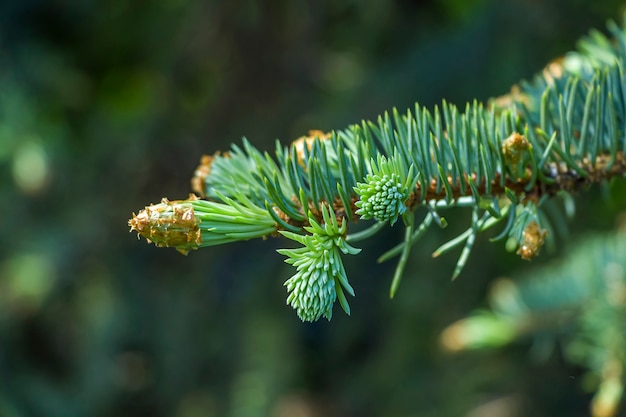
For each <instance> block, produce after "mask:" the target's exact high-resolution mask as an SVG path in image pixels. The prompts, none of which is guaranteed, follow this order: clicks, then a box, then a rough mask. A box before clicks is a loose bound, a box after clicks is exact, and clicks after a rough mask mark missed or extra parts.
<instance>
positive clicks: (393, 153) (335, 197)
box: [129, 23, 626, 320]
mask: <svg viewBox="0 0 626 417" xmlns="http://www.w3.org/2000/svg"><path fill="white" fill-rule="evenodd" d="M608 28H609V31H610V32H611V34H612V38H611V39H608V38H606V37H604V36H603V35H601V34H599V32H593V33H592V35H591V36H590V37H588V38H586V39H585V40H583V41H582V42H581V43H580V48H579V51H578V52H572V53H570V54H568V55H566V56H565V57H564V58H561V59H559V60H556V61H554V62H552V63H551V64H549V65H548V66H547V67H546V69H545V70H544V71H543V72H542V73H541V74H539V75H538V76H536V77H535V78H534V79H533V80H532V81H531V82H522V83H520V84H519V85H518V86H515V87H514V88H513V89H512V90H511V93H510V94H508V95H506V96H503V97H500V98H497V99H494V100H491V101H490V102H489V103H488V104H487V105H485V104H482V103H478V102H477V101H474V102H472V103H468V104H467V105H466V106H465V108H464V109H463V110H459V109H458V108H457V107H456V106H454V105H452V104H449V103H447V102H445V101H444V102H443V103H442V105H441V106H436V107H434V109H432V110H429V109H426V108H424V107H423V106H420V105H419V104H416V105H415V107H414V108H413V109H410V110H408V111H407V112H406V113H404V114H401V113H400V112H398V111H397V110H396V109H394V110H392V111H391V112H390V113H385V114H384V115H382V116H380V117H378V119H377V120H376V122H372V121H363V122H361V123H360V124H355V125H352V126H350V127H348V128H347V129H344V130H339V131H335V132H331V133H323V132H320V131H311V132H309V135H308V136H305V137H301V138H299V139H297V140H295V141H294V142H293V143H292V144H291V145H290V146H287V147H285V146H283V145H281V144H280V143H278V142H277V143H276V149H275V152H274V155H271V154H270V153H268V152H261V151H259V150H257V149H256V148H255V147H254V146H252V145H251V144H250V142H248V141H247V140H246V139H244V140H243V145H242V146H241V147H240V146H237V145H233V146H232V148H231V150H230V151H229V152H225V153H219V152H217V153H215V154H214V155H212V156H204V157H202V160H201V163H200V166H199V167H198V168H197V170H196V174H195V176H194V178H193V179H192V189H193V191H194V192H196V193H197V194H198V195H200V196H201V197H202V198H203V200H198V199H196V198H195V197H194V198H190V199H188V200H184V201H179V202H168V201H164V202H162V203H160V204H157V205H153V206H149V207H146V208H145V209H144V210H143V211H141V212H140V213H139V214H138V215H136V216H133V219H131V220H130V222H129V224H130V226H131V230H135V231H137V232H138V233H139V234H140V235H143V236H144V237H146V239H148V240H149V241H153V242H155V244H157V246H170V247H175V248H177V249H178V250H180V251H181V252H184V253H186V252H188V251H189V250H191V249H197V248H199V247H202V246H211V245H216V244H222V243H229V242H234V241H238V240H247V239H252V238H257V237H268V236H277V235H279V234H282V235H283V236H286V237H288V238H290V239H291V240H294V241H296V242H299V243H300V244H302V245H304V247H307V248H309V249H310V248H314V251H313V252H314V253H315V255H314V256H313V258H311V257H310V256H309V255H308V252H307V251H305V250H297V249H296V250H280V251H279V252H280V253H282V254H284V255H287V256H288V261H289V262H290V263H293V264H294V265H295V266H297V267H298V274H305V275H306V274H310V276H309V279H313V277H318V278H319V277H321V278H320V279H326V281H323V282H326V284H323V283H318V284H316V285H317V287H315V288H326V290H325V291H327V293H326V294H330V295H328V296H327V297H326V296H325V297H326V298H324V297H322V296H319V297H318V298H315V299H317V300H321V299H333V300H334V298H333V296H332V290H331V287H330V286H329V285H330V284H328V283H330V282H331V281H332V280H330V279H329V275H328V274H330V277H333V280H336V279H338V278H337V277H341V280H339V281H338V282H341V283H342V284H341V285H343V277H344V273H345V271H344V270H343V265H341V266H339V265H338V264H336V263H341V259H340V257H339V256H338V252H337V251H339V252H344V253H352V252H353V251H352V250H351V249H346V248H348V246H346V245H347V243H346V242H347V241H349V240H350V236H351V235H350V234H348V230H347V223H348V222H351V221H356V220H362V221H366V220H369V219H373V220H375V221H377V222H379V223H380V222H389V223H390V224H391V225H393V224H394V223H395V222H396V221H397V220H398V219H399V218H402V219H403V222H402V223H403V224H404V226H405V227H407V228H409V229H410V230H409V231H407V233H405V240H404V242H403V243H402V244H401V245H400V246H398V247H397V248H394V249H392V250H391V251H389V252H388V253H387V254H385V255H383V256H382V257H381V258H383V259H389V258H390V257H392V256H395V255H400V254H401V255H402V256H401V262H399V264H398V269H397V270H396V272H395V274H394V279H393V284H392V289H391V295H393V294H394V293H395V291H396V289H397V288H398V282H399V277H400V276H401V275H402V268H403V265H404V263H405V262H406V257H407V256H408V253H409V248H410V246H411V244H412V243H414V242H415V240H417V239H418V238H419V236H421V235H422V234H423V231H424V230H425V229H426V228H428V227H429V226H430V225H431V224H432V221H433V220H434V223H435V224H438V225H440V226H442V227H445V224H446V220H445V218H444V217H442V216H441V214H440V213H441V212H443V211H446V210H448V209H451V208H459V207H466V208H469V209H471V210H472V216H473V220H472V224H471V225H470V227H469V228H468V229H467V230H466V232H464V233H463V234H462V235H460V236H458V237H457V238H454V239H452V240H451V241H449V242H448V243H445V244H443V245H442V246H441V247H440V249H439V250H438V251H437V252H436V253H442V252H443V251H447V250H450V249H453V248H457V247H462V249H461V254H460V257H459V260H458V262H457V265H456V267H455V269H454V277H456V276H457V275H458V274H459V273H460V272H461V270H462V268H463V266H464V265H465V262H466V260H467V258H468V256H469V253H470V251H471V248H472V245H473V243H474V241H475V239H476V237H477V235H478V234H479V233H482V232H484V231H485V230H487V229H490V228H492V227H495V226H501V227H503V230H502V231H501V233H500V234H499V235H498V236H497V239H495V240H500V239H503V240H506V241H507V247H510V248H511V249H513V250H517V252H518V254H519V255H520V256H521V257H522V258H523V259H532V258H533V257H535V256H536V255H537V254H538V253H539V251H540V249H541V246H542V245H543V243H544V241H545V240H546V239H550V238H552V236H551V235H549V234H548V230H550V228H551V225H550V224H549V223H548V222H547V221H546V219H547V216H545V214H544V213H543V208H544V205H545V202H546V201H547V200H549V199H551V198H553V197H554V196H556V195H562V194H565V195H570V194H572V193H577V192H579V191H582V190H584V189H585V188H587V187H588V186H590V185H592V184H595V183H601V182H606V181H607V180H610V179H611V178H613V177H615V176H623V175H624V174H625V173H626V157H625V151H626V140H625V132H626V116H625V115H626V91H625V90H626V79H625V77H624V65H625V63H626V46H625V45H626V32H625V29H624V27H622V28H620V27H618V26H617V25H616V24H614V23H609V26H608ZM422 206H424V207H427V208H428V211H429V214H428V215H427V217H426V218H425V219H424V220H423V222H422V223H421V224H420V225H419V226H417V227H415V224H414V223H415V219H414V216H415V211H416V209H417V208H419V207H422ZM329 215H330V216H331V217H332V218H329V217H328V216H329ZM329 224H331V225H341V226H340V227H339V226H337V228H335V226H331V229H332V230H330V229H329V230H327V229H326V228H327V226H328V225H329ZM335 229H336V230H335ZM322 230H324V232H322ZM378 230H380V228H379V227H378V226H376V227H375V228H372V229H370V231H371V234H374V233H375V232H376V231H378ZM339 231H340V233H339ZM297 235H301V236H302V237H301V238H300V237H297ZM330 236H333V237H332V238H331V237H330ZM361 236H363V235H361ZM329 239H330V240H329ZM337 239H339V240H337ZM330 241H332V242H333V243H332V245H330V246H329V247H327V243H324V242H330ZM323 251H331V252H329V253H330V255H328V254H324V253H326V252H323ZM346 251H347V252H346ZM315 262H317V263H315ZM320 262H321V264H320ZM318 264H319V265H318ZM330 264H332V265H333V268H338V269H332V268H331V272H329V273H328V272H325V273H321V272H320V273H319V274H318V273H317V272H315V271H318V269H316V268H320V267H322V268H323V270H324V271H327V269H325V268H326V267H328V266H329V265H330ZM300 265H309V266H307V267H306V268H304V267H301V268H300V267H299V266H300ZM303 268H304V269H303ZM311 268H313V269H311ZM319 271H321V270H319ZM324 277H325V278H324ZM315 279H317V278H315ZM288 282H293V281H288ZM345 282H347V278H346V279H345ZM343 287H344V288H347V287H346V286H345V285H343ZM288 288H291V289H290V291H293V292H292V294H291V295H290V298H289V300H288V302H289V303H290V304H292V305H293V306H294V308H296V310H297V311H298V315H299V316H300V317H301V318H302V319H303V320H316V319H317V318H319V317H320V316H322V315H323V316H325V317H327V318H330V312H329V311H330V310H328V307H329V306H328V305H326V304H324V303H321V304H319V303H318V304H315V303H316V301H313V300H314V299H307V300H305V299H304V298H302V299H301V298H300V297H301V295H299V294H296V295H293V294H294V293H295V292H296V291H297V288H299V287H294V286H292V287H289V286H288ZM311 288H313V287H311ZM338 288H339V289H340V287H338ZM316 291H317V290H316ZM314 292H315V291H314ZM348 292H349V293H351V292H350V291H348ZM317 293H318V294H319V291H317ZM336 293H337V297H339V299H340V301H342V300H345V297H343V298H342V296H343V293H342V292H341V291H337V290H336ZM312 294H313V293H311V294H309V295H310V296H311V297H317V296H315V295H312ZM309 295H307V296H309ZM294 300H300V301H298V302H297V304H296V303H295V302H294ZM320 302H321V301H320ZM313 305H315V306H314V307H310V311H308V309H309V307H303V306H313ZM342 306H344V309H346V306H347V302H346V303H345V305H344V303H343V301H342ZM303 309H304V310H307V311H304V310H303Z"/></svg>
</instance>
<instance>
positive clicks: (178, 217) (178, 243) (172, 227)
mask: <svg viewBox="0 0 626 417" xmlns="http://www.w3.org/2000/svg"><path fill="white" fill-rule="evenodd" d="M195 199H197V198H196V197H194V196H193V195H191V196H190V197H189V199H188V200H184V201H181V200H177V201H168V200H167V199H166V198H164V199H163V200H161V202H160V203H159V204H152V205H150V206H147V207H146V208H145V209H143V210H141V211H140V212H139V214H137V215H135V214H134V213H133V217H132V219H130V220H129V221H128V225H129V226H130V230H131V231H136V232H137V233H138V234H139V235H141V236H143V237H145V238H146V240H147V241H148V242H154V244H155V245H156V246H159V247H174V248H176V249H177V250H178V251H179V252H181V253H183V254H185V255H186V254H187V253H188V252H189V250H191V249H198V248H199V247H200V245H201V243H202V233H201V231H200V220H199V219H197V218H196V215H195V212H194V209H193V206H192V204H191V201H194V200H195Z"/></svg>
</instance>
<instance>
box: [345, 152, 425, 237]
mask: <svg viewBox="0 0 626 417" xmlns="http://www.w3.org/2000/svg"><path fill="white" fill-rule="evenodd" d="M372 170H373V173H371V174H368V175H367V176H366V177H365V182H362V183H357V186H356V187H354V190H355V191H356V193H357V194H358V195H359V197H360V199H359V201H357V202H356V207H357V208H358V210H357V211H356V214H358V215H359V216H361V218H362V219H365V220H367V219H376V220H378V221H389V222H390V223H391V224H392V225H393V224H394V223H395V222H396V221H397V220H398V217H399V216H401V215H403V214H404V212H406V209H407V207H406V205H405V202H406V201H407V200H408V198H409V196H410V195H411V192H412V187H413V184H414V180H413V178H411V173H412V169H409V174H408V175H404V172H403V171H404V170H403V169H402V168H401V165H400V164H398V163H396V161H395V159H394V158H392V159H389V160H387V159H386V158H385V157H382V158H379V160H378V164H377V165H376V164H374V163H373V162H372Z"/></svg>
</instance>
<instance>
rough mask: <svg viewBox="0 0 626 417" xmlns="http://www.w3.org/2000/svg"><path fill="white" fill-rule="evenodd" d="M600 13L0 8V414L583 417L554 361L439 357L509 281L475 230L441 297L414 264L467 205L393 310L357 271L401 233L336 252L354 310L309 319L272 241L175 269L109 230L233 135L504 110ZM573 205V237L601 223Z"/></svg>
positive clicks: (579, 397)
mask: <svg viewBox="0 0 626 417" xmlns="http://www.w3.org/2000/svg"><path fill="white" fill-rule="evenodd" d="M621 3H622V2H620V1H616V0H610V1H602V2H587V1H582V0H569V1H566V0H548V1H538V0H499V1H498V0H471V1H468V0H441V1H435V0H430V1H428V0H424V1H416V2H411V1H407V0H396V1H384V0H365V1H360V2H358V1H354V0H334V1H333V0H326V1H303V0H292V1H286V0H277V1H273V2H265V3H263V2H255V1H252V0H240V1H232V2H226V1H224V2H221V1H217V0H213V1H200V0H161V1H159V0H144V1H126V2H124V1H115V0H110V1H94V0H85V1H82V2H67V1H61V0H47V1H44V0H20V1H17V0H5V1H2V2H1V3H0V173H1V175H0V196H2V204H1V208H0V214H1V216H2V220H1V221H0V230H1V232H2V233H0V416H2V417H22V416H46V417H56V416H59V417H82V416H102V417H105V416H152V417H162V416H163V417H164V416H173V417H211V416H232V417H238V416H242V417H253V416H275V417H311V416H330V417H333V416H348V417H350V416H355V417H356V416H364V417H366V416H399V417H401V416H407V417H408V416H433V417H435V416H469V417H490V416H493V417H498V416H504V417H507V416H509V417H514V416H523V415H533V416H553V417H554V416H568V417H571V416H584V415H587V413H588V412H587V404H588V402H589V400H590V398H591V393H588V392H585V391H584V390H583V388H582V387H581V384H580V383H579V381H578V380H577V379H576V377H577V376H578V375H580V374H581V373H582V370H581V369H579V368H576V367H574V366H571V365H568V364H567V363H565V362H564V361H563V359H562V358H561V357H560V355H559V354H558V352H556V353H555V354H553V355H552V356H551V357H550V358H549V359H547V360H546V361H544V362H541V363H534V362H532V361H530V360H529V354H528V352H529V345H528V344H524V343H520V344H518V345H515V346H514V347H512V348H507V349H506V350H502V351H498V352H486V353H479V354H476V353H474V354H464V355H457V356H452V355H447V354H445V353H444V352H442V351H441V349H440V347H439V345H438V341H437V338H438V335H439V333H440V332H441V330H442V329H443V328H444V327H445V326H446V325H448V324H450V323H451V322H453V321H454V320H456V319H458V318H460V317H463V316H465V315H467V314H468V312H470V311H472V310H473V309H475V308H477V307H480V306H481V305H484V303H485V293H486V290H487V288H488V285H489V283H490V282H491V281H493V279H494V278H496V277H499V276H502V275H506V274H510V273H513V272H514V271H515V270H519V269H522V268H528V267H529V266H530V265H529V264H527V263H525V262H523V261H521V260H519V258H518V257H517V256H515V255H511V254H508V253H506V252H505V251H504V249H503V248H502V245H494V244H489V243H488V242H487V239H486V238H482V239H481V240H480V242H479V243H478V245H477V247H476V249H475V250H474V254H473V256H472V257H471V258H470V261H469V264H468V265H467V267H466V271H465V272H464V273H463V274H462V275H461V277H460V278H459V279H458V280H457V281H456V282H454V283H451V282H450V279H449V278H450V274H451V272H452V269H453V267H454V263H455V261H456V258H455V255H450V256H444V257H442V258H441V259H437V260H433V259H431V258H430V253H431V252H432V250H433V249H435V248H436V247H437V246H438V244H440V243H442V242H444V241H445V239H447V238H450V237H452V236H454V234H455V232H456V231H458V230H461V228H463V227H465V225H466V224H467V218H468V217H467V216H468V213H465V212H458V213H450V215H449V216H448V220H449V223H450V227H449V228H448V229H446V230H443V231H440V230H436V231H435V230H433V231H431V232H429V233H428V235H427V236H426V238H425V239H424V240H423V241H422V243H421V244H420V245H419V247H418V248H415V250H414V256H413V257H412V259H411V260H410V263H409V266H408V268H407V269H408V272H407V273H406V275H405V278H404V281H403V283H402V286H401V287H400V291H399V293H398V295H397V296H396V298H395V299H394V300H393V301H390V300H389V299H388V297H387V294H388V292H387V291H388V285H389V283H390V279H391V275H392V273H393V267H394V265H393V264H391V263H390V264H383V265H377V264H375V262H374V259H375V258H376V257H377V256H378V255H379V254H381V253H382V252H383V251H384V250H385V249H388V248H390V247H391V245H393V244H395V242H396V241H398V240H399V239H400V233H401V230H400V229H399V228H394V229H390V230H389V232H388V233H386V234H380V235H378V236H382V237H381V238H380V239H379V240H378V241H377V242H367V243H366V244H364V246H363V250H364V253H363V255H362V256H359V257H355V258H356V260H353V259H349V260H346V261H347V262H346V269H347V271H348V274H349V276H350V278H351V283H352V285H353V286H354V288H355V289H356V292H357V297H356V298H354V299H353V300H351V301H350V304H351V306H352V316H351V317H347V316H345V315H344V314H343V313H342V312H340V311H339V309H338V307H337V309H336V314H335V316H334V318H333V320H332V322H331V323H328V322H326V321H325V320H323V321H320V322H318V323H315V324H303V323H301V322H300V321H299V319H298V318H297V316H296V314H295V312H294V311H292V310H291V309H290V307H288V306H286V305H285V298H286V292H285V289H284V287H283V286H282V283H283V281H284V280H285V279H287V278H288V277H289V276H290V275H291V274H292V271H291V267H289V266H287V265H285V264H284V263H283V257H282V256H280V255H278V254H276V253H275V249H276V248H278V247H281V246H282V245H283V243H284V242H281V241H280V240H277V239H272V240H269V241H263V242H261V241H253V242H245V243H242V244H233V245H230V246H224V247H216V248H210V249H204V250H200V251H198V252H194V253H192V254H190V255H189V256H188V257H183V256H181V255H180V254H179V253H177V252H176V251H174V250H169V249H158V248H155V247H154V246H152V245H147V244H146V243H145V241H141V242H139V241H137V239H136V238H135V236H134V235H131V234H129V233H128V227H127V225H126V222H127V219H128V218H129V217H130V215H131V212H132V211H135V212H137V211H138V210H139V209H141V208H143V206H144V205H146V204H148V203H151V202H158V201H159V200H160V199H161V197H163V196H167V197H169V198H170V199H176V198H185V197H186V196H187V194H188V193H189V191H190V185H189V180H190V178H191V176H192V174H193V171H194V169H195V167H196V165H197V163H198V161H199V158H200V156H201V155H202V154H203V153H208V154H211V153H213V152H215V151H216V150H220V149H221V150H225V149H227V148H228V147H229V146H230V143H233V142H235V143H239V142H240V139H241V137H242V136H246V137H248V138H249V139H250V140H251V141H252V142H253V143H254V144H256V145H258V147H259V148H261V149H267V150H271V149H272V148H273V141H274V140H275V138H280V139H281V140H282V141H283V142H285V143H287V142H289V141H291V140H293V139H295V138H296V137H299V136H301V135H303V134H306V133H307V131H308V130H309V129H322V130H331V129H342V128H345V127H347V125H348V124H350V123H354V122H358V121H360V120H361V119H370V118H374V117H376V116H377V115H378V114H380V113H382V112H383V111H385V110H388V109H390V108H391V107H393V106H397V107H398V108H399V109H400V110H404V109H405V108H407V107H410V106H412V105H413V103H414V102H415V101H416V100H417V101H419V102H420V103H421V104H424V105H428V106H432V105H434V104H436V103H439V102H440V100H441V99H444V98H445V99H446V100H448V101H450V102H452V103H456V104H458V105H460V106H463V105H464V103H465V102H466V101H469V100H473V99H474V98H476V99H479V100H486V99H487V98H489V97H492V96H496V95H500V94H504V93H506V92H508V90H509V88H510V86H511V85H512V84H513V83H515V82H517V81H518V80H519V79H522V78H530V77H531V76H532V75H533V74H534V73H536V72H537V71H539V70H540V69H541V68H542V67H543V65H544V64H545V63H547V62H548V61H549V60H550V59H552V58H555V57H557V56H559V55H561V54H562V53H564V52H566V51H568V50H570V49H572V48H573V47H574V44H575V41H576V40H577V39H578V38H579V37H580V36H582V35H584V34H586V33H587V31H588V30H589V29H591V28H593V27H596V28H599V29H603V28H604V23H605V21H606V20H607V19H608V18H614V19H619V18H620V16H621V13H622V12H623V11H624V6H623V5H622V4H621ZM593 192H596V191H592V193H593ZM596 194H597V195H600V194H599V193H597V192H596ZM592 197H593V194H592ZM585 200H587V201H588V202H587V203H586V204H584V202H583V201H580V202H581V206H579V213H578V217H577V218H576V224H573V225H572V231H571V233H572V235H573V236H574V237H575V236H576V235H577V234H578V233H580V232H581V231H585V230H587V231H588V230H600V229H608V228H611V227H612V225H613V219H614V217H615V213H616V212H617V210H618V207H615V206H613V205H611V204H607V203H606V202H603V201H601V200H597V199H595V198H586V199H585ZM457 215H458V219H457V218H456V216H457ZM556 255H558V254H557V253H555V254H552V255H551V254H549V253H544V255H543V256H542V257H541V259H539V260H537V261H536V262H535V264H541V263H542V262H545V260H547V259H549V258H550V257H553V256H556Z"/></svg>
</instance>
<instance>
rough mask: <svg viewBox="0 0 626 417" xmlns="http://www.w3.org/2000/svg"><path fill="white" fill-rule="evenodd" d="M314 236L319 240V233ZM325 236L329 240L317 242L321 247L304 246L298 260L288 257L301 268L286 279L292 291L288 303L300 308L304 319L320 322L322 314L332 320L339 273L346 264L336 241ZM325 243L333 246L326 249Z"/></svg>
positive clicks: (298, 310) (298, 309) (288, 260)
mask: <svg viewBox="0 0 626 417" xmlns="http://www.w3.org/2000/svg"><path fill="white" fill-rule="evenodd" d="M310 237H311V238H313V240H318V239H319V237H317V236H315V237H314V236H310ZM316 237H317V238H318V239H315V238H316ZM325 238H326V241H323V240H322V241H321V242H319V245H316V246H318V250H316V251H310V250H308V248H301V249H305V250H304V251H300V253H299V255H300V256H298V258H297V259H294V258H290V259H287V262H289V263H292V264H293V265H295V266H296V267H297V269H298V272H297V273H296V274H295V275H294V276H293V277H291V278H289V279H288V280H287V281H286V282H285V286H286V287H287V291H288V292H289V293H290V294H289V297H288V298H287V304H289V305H291V306H292V307H293V308H294V309H295V310H296V313H297V314H298V317H300V319H302V321H316V320H318V319H319V318H320V317H322V316H324V317H326V318H327V319H328V320H330V319H331V317H332V315H333V305H334V304H335V300H336V299H337V291H336V287H335V276H337V275H338V274H340V273H341V272H340V271H339V269H340V268H341V269H342V268H343V266H342V264H341V261H340V260H339V262H337V259H336V258H337V248H336V247H334V246H333V243H332V240H331V239H330V238H328V237H325ZM324 246H328V247H329V249H324ZM290 261H293V262H290Z"/></svg>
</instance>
